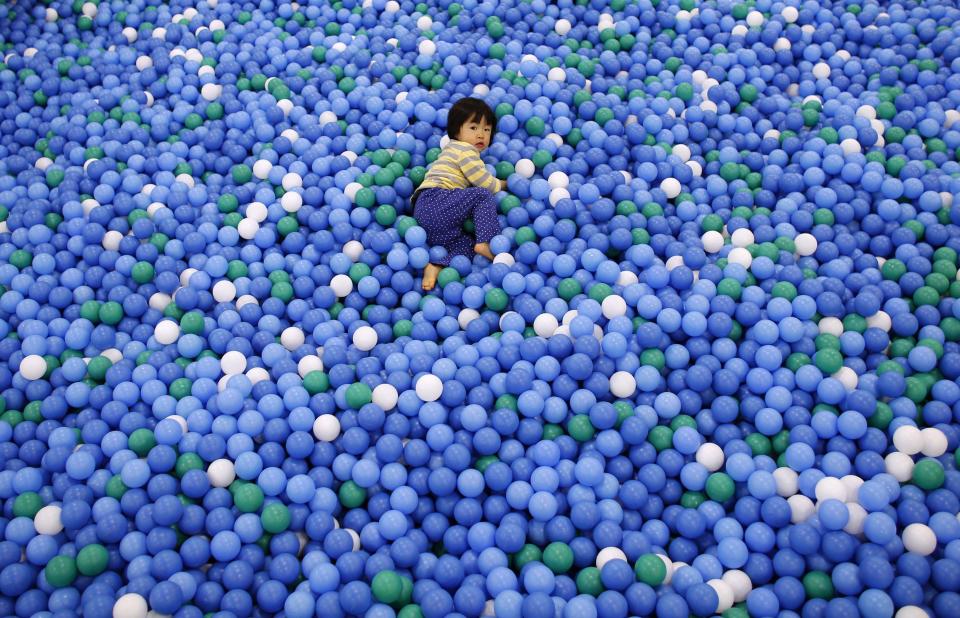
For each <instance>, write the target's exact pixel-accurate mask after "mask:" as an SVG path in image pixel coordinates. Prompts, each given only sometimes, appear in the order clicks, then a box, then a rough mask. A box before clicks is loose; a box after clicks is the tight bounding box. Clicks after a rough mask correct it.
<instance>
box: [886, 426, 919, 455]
mask: <svg viewBox="0 0 960 618" xmlns="http://www.w3.org/2000/svg"><path fill="white" fill-rule="evenodd" d="M924 442H925V440H924V438H923V432H922V431H920V430H919V429H918V428H916V427H914V426H913V425H901V426H900V427H898V428H897V430H896V431H895V432H893V445H894V446H895V447H896V448H897V450H898V451H900V452H901V453H903V454H905V455H916V454H917V453H919V452H920V451H922V450H923V445H924Z"/></svg>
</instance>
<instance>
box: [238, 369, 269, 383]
mask: <svg viewBox="0 0 960 618" xmlns="http://www.w3.org/2000/svg"><path fill="white" fill-rule="evenodd" d="M244 375H246V376H247V379H248V380H250V383H251V384H256V383H257V382H263V381H264V380H269V379H270V372H268V371H267V370H266V369H264V368H263V367H254V368H253V369H251V370H250V371H248V372H247V373H245V374H244Z"/></svg>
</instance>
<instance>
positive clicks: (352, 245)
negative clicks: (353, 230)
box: [343, 240, 363, 262]
mask: <svg viewBox="0 0 960 618" xmlns="http://www.w3.org/2000/svg"><path fill="white" fill-rule="evenodd" d="M343 253H344V255H346V256H347V257H348V258H350V261H351V262H356V261H357V260H358V259H360V254H361V253H363V245H362V244H360V243H359V242H358V241H356V240H350V241H347V243H346V244H344V245H343Z"/></svg>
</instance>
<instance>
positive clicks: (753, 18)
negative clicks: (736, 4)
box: [747, 11, 763, 28]
mask: <svg viewBox="0 0 960 618" xmlns="http://www.w3.org/2000/svg"><path fill="white" fill-rule="evenodd" d="M762 23H763V13H761V12H760V11H750V12H749V13H747V25H748V26H750V27H751V28H756V27H757V26H759V25H761V24H762Z"/></svg>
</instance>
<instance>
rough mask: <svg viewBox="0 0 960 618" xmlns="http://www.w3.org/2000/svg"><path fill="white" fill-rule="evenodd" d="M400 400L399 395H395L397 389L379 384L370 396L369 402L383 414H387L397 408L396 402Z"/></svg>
mask: <svg viewBox="0 0 960 618" xmlns="http://www.w3.org/2000/svg"><path fill="white" fill-rule="evenodd" d="M399 399H400V394H399V393H397V389H396V388H395V387H394V386H392V385H390V384H380V385H379V386H377V387H376V388H375V389H373V393H372V394H371V401H372V402H373V403H375V404H377V405H378V406H380V409H381V410H383V411H384V412H389V411H390V410H392V409H394V408H395V407H396V406H397V401H398V400H399Z"/></svg>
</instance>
